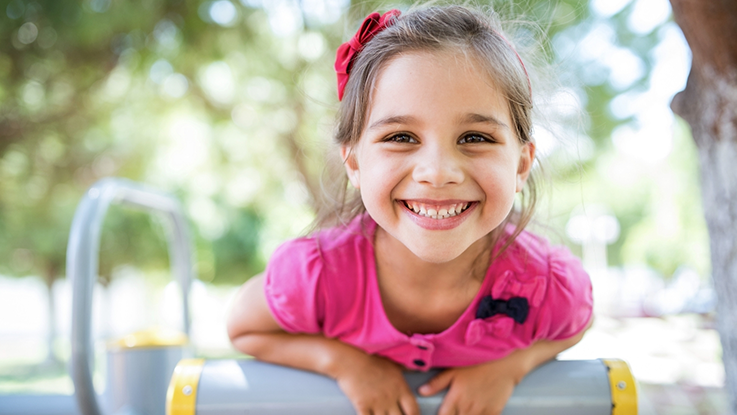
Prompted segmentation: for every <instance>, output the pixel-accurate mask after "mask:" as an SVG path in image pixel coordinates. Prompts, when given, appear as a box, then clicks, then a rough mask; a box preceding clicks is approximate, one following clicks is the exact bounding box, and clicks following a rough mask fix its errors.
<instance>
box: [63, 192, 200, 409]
mask: <svg viewBox="0 0 737 415" xmlns="http://www.w3.org/2000/svg"><path fill="white" fill-rule="evenodd" d="M112 203H119V204H124V205H127V206H131V207H134V208H138V209H143V210H147V211H151V212H155V213H160V214H162V215H163V216H164V218H166V219H168V224H169V225H170V226H169V227H168V230H169V232H168V235H167V237H168V240H169V255H170V257H171V264H172V269H173V272H174V275H175V277H176V279H177V280H178V281H179V283H180V285H181V288H182V299H183V304H182V307H183V311H184V333H177V332H174V333H171V332H166V331H161V330H149V331H142V332H138V333H134V334H131V335H129V336H125V337H124V338H123V339H121V340H119V341H117V342H111V343H109V344H108V354H107V365H108V370H107V374H108V376H107V379H108V380H107V387H106V390H105V399H104V400H103V401H104V405H101V404H100V402H99V399H98V396H97V393H96V392H95V388H94V386H93V384H92V362H91V360H92V359H91V358H92V356H94V353H93V345H92V336H91V334H90V331H91V330H90V326H91V319H92V293H93V287H94V284H95V281H96V279H97V274H98V256H99V249H100V233H101V229H102V224H103V220H104V218H105V214H106V213H107V210H108V207H109V206H110V204H112ZM189 244H190V239H189V234H188V229H187V222H186V220H185V217H184V215H183V214H182V210H181V208H180V205H179V202H178V201H177V200H176V199H175V198H173V197H171V196H168V195H165V194H162V193H159V192H156V191H154V190H151V189H147V188H145V187H143V186H140V185H137V184H135V183H133V182H130V181H127V180H122V179H103V180H101V181H99V182H97V183H95V184H94V185H93V186H92V187H91V188H90V189H89V190H88V191H87V193H86V194H85V195H84V197H83V198H82V201H81V202H80V204H79V206H78V207H77V211H76V212H75V214H74V220H73V221H72V228H71V231H70V234H69V245H68V246H67V276H68V277H70V278H71V279H72V284H73V286H72V290H73V291H72V364H71V375H72V380H73V381H74V388H75V396H76V398H77V399H76V400H77V405H78V407H79V411H80V412H81V413H82V414H84V415H102V414H103V413H106V414H118V413H120V414H131V415H132V414H136V415H137V414H141V415H145V414H151V415H154V414H163V412H164V407H165V401H164V397H165V394H166V388H167V385H168V383H169V378H170V377H171V374H172V372H173V371H174V367H175V365H176V364H177V362H178V361H179V360H180V359H182V358H183V357H185V354H186V350H185V346H186V344H187V343H188V340H187V335H186V334H188V333H189V305H188V297H189V296H188V293H189V286H190V282H191V280H192V252H191V247H190V245H189ZM102 408H104V411H103V410H102Z"/></svg>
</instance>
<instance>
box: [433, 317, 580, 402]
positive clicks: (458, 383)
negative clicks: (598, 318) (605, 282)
mask: <svg viewBox="0 0 737 415" xmlns="http://www.w3.org/2000/svg"><path fill="white" fill-rule="evenodd" d="M589 327H591V323H589V325H588V327H586V329H584V330H582V331H581V332H580V333H579V334H577V335H575V336H573V337H571V338H568V339H564V340H559V341H551V340H540V341H538V342H535V343H534V344H533V345H532V346H530V347H528V348H526V349H519V350H515V351H514V352H512V353H511V354H509V355H508V356H506V357H504V358H502V359H499V360H493V361H490V362H486V363H482V364H480V365H475V366H467V367H460V368H454V369H448V370H445V371H444V372H442V373H440V374H439V375H438V376H436V377H434V378H433V379H431V380H430V381H429V382H428V383H427V384H425V385H423V386H422V387H420V389H419V392H420V394H421V395H423V396H429V395H434V394H436V393H438V392H440V391H441V390H443V389H445V388H448V387H450V390H449V391H448V393H447V395H445V398H444V400H443V404H442V405H441V407H440V409H439V411H438V415H448V414H456V413H461V414H500V413H501V412H502V410H503V409H504V406H505V405H506V404H507V401H508V400H509V397H510V396H512V392H513V391H514V387H515V386H517V384H519V383H520V382H521V381H522V378H524V377H525V376H526V375H527V374H528V373H530V372H531V371H532V370H533V369H535V368H536V367H538V366H540V365H541V364H543V363H545V362H547V361H548V360H550V359H553V358H554V357H555V356H557V355H558V353H560V352H562V351H564V350H566V349H568V348H570V347H572V346H573V345H575V344H576V343H578V342H579V341H580V340H581V339H582V338H583V335H584V333H585V332H586V330H588V328H589Z"/></svg>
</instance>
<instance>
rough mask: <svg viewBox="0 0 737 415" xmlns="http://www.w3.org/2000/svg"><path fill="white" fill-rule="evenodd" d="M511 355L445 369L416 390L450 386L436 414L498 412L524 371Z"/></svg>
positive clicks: (490, 414)
mask: <svg viewBox="0 0 737 415" xmlns="http://www.w3.org/2000/svg"><path fill="white" fill-rule="evenodd" d="M518 363H519V362H518V361H517V359H516V357H515V356H513V355H510V356H507V357H505V358H502V359H499V360H494V361H491V362H486V363H482V364H480V365H475V366H467V367H459V368H453V369H447V370H445V371H444V372H442V373H440V374H439V375H437V376H435V377H434V378H432V379H430V381H429V382H428V383H426V384H425V385H423V386H421V387H420V389H419V392H420V395H423V396H430V395H434V394H436V393H438V392H440V391H441V390H443V389H445V388H448V387H450V390H449V391H448V393H447V394H446V395H445V398H444V399H443V403H442V405H440V409H439V410H438V415H473V414H484V415H498V414H501V412H502V410H503V409H504V406H505V405H506V404H507V401H508V400H509V397H510V396H512V392H513V391H514V387H515V386H517V384H518V383H519V382H520V381H521V380H522V377H523V376H524V372H523V371H522V370H521V369H520V368H519V365H518Z"/></svg>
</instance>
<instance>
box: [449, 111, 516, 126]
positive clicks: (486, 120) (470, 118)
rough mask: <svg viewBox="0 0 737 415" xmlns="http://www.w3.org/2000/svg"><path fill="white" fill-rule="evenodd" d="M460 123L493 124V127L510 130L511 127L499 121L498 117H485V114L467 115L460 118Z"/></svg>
mask: <svg viewBox="0 0 737 415" xmlns="http://www.w3.org/2000/svg"><path fill="white" fill-rule="evenodd" d="M459 121H460V122H461V123H462V124H479V123H481V124H492V125H496V126H498V127H503V128H507V129H509V126H508V125H507V124H505V123H503V122H502V121H501V120H499V119H498V118H496V117H494V116H492V115H483V114H476V113H471V114H466V115H464V116H462V117H460V118H459Z"/></svg>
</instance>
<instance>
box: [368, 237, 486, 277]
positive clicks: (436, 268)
mask: <svg viewBox="0 0 737 415" xmlns="http://www.w3.org/2000/svg"><path fill="white" fill-rule="evenodd" d="M490 242H491V236H487V237H486V238H482V239H479V240H478V241H476V242H475V243H474V244H473V245H471V246H470V247H469V248H468V249H466V251H464V252H463V253H462V254H461V255H459V256H458V257H456V258H454V259H452V260H451V261H448V262H441V263H436V262H430V261H425V260H423V259H421V258H419V257H418V256H417V255H415V254H414V253H412V251H410V250H409V249H408V248H407V247H406V246H404V244H402V243H401V242H399V241H398V240H396V239H395V238H394V237H392V236H391V235H390V234H389V233H387V232H386V231H384V230H383V229H382V228H381V227H377V228H376V235H375V237H374V250H375V254H376V265H377V273H378V275H379V280H380V282H383V281H386V282H388V283H391V284H400V285H403V286H412V287H417V288H424V289H427V290H443V289H457V288H459V287H467V286H469V283H473V282H479V283H480V282H481V281H483V279H484V276H485V275H486V270H487V269H488V266H489V259H490V255H491V246H490ZM382 280H383V281H382ZM470 285H472V286H473V285H474V284H470ZM417 288H415V289H417Z"/></svg>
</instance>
